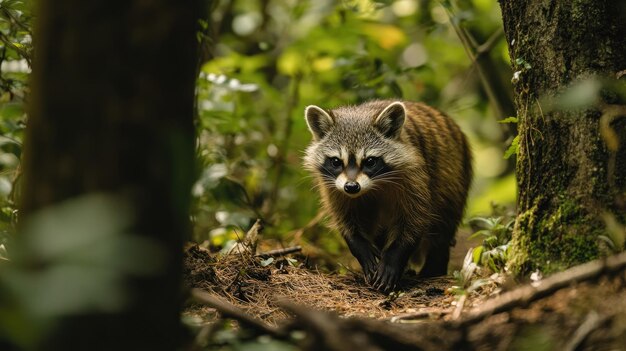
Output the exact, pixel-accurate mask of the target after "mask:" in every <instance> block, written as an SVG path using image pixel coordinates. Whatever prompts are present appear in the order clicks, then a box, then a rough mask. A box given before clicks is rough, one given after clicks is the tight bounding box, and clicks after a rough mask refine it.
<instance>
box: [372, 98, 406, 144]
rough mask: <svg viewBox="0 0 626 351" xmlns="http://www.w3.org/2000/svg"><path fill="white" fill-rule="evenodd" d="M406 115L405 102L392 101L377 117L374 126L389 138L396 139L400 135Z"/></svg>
mask: <svg viewBox="0 0 626 351" xmlns="http://www.w3.org/2000/svg"><path fill="white" fill-rule="evenodd" d="M405 116H406V109H405V108H404V104H403V103H401V102H399V101H396V102H392V103H391V104H389V106H387V107H385V109H384V110H383V112H381V113H380V114H379V115H378V117H376V119H375V120H374V126H375V127H376V128H377V129H378V130H379V131H380V132H381V133H383V135H384V136H386V137H387V138H391V139H395V138H398V137H399V136H400V131H401V130H402V126H403V125H404V119H405Z"/></svg>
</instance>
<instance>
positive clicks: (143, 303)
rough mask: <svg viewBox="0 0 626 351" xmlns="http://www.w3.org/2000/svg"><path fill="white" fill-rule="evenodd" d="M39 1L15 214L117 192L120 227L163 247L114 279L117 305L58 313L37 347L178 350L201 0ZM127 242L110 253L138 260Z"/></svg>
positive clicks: (115, 257)
mask: <svg viewBox="0 0 626 351" xmlns="http://www.w3.org/2000/svg"><path fill="white" fill-rule="evenodd" d="M38 5H39V6H38V8H37V10H38V11H37V23H36V28H35V38H34V41H35V52H36V57H35V62H34V71H33V76H32V90H33V93H32V99H31V114H30V118H29V121H28V128H27V133H26V140H25V158H24V160H23V170H24V176H23V179H24V184H23V186H22V188H23V195H22V199H21V204H20V207H21V209H20V212H21V219H20V220H21V221H26V222H27V221H28V220H29V216H30V215H31V214H33V213H36V212H38V211H39V210H41V209H45V208H48V207H50V206H54V205H56V204H59V203H61V202H63V201H65V200H68V199H72V198H77V197H81V196H84V195H88V194H93V193H105V194H114V195H116V196H123V197H124V198H126V199H128V203H129V204H130V212H132V213H133V214H134V217H133V219H132V223H131V228H130V230H131V231H132V232H133V233H134V234H137V235H139V236H140V237H143V238H144V239H146V240H150V241H151V242H154V243H156V244H157V245H158V246H160V247H161V249H163V251H165V253H166V257H165V258H164V259H163V261H162V262H161V263H163V262H164V263H165V265H164V267H163V268H162V269H160V270H158V271H157V273H156V274H154V275H151V276H137V275H131V274H129V275H126V276H123V277H122V280H121V284H124V286H126V291H128V296H126V298H128V304H127V305H126V307H124V308H123V309H122V310H117V311H108V312H106V313H104V312H102V313H100V312H97V311H95V312H94V311H86V312H85V313H83V314H74V315H73V316H71V317H70V316H68V317H66V318H64V319H62V320H61V323H60V324H59V325H58V326H57V328H56V329H55V331H54V333H53V334H52V335H51V336H50V338H49V339H48V340H47V341H46V342H45V344H44V345H43V346H42V347H43V348H44V349H51V350H173V349H176V347H177V345H178V343H179V341H180V340H179V336H180V335H179V334H180V326H179V325H180V324H179V321H180V318H179V309H180V308H179V307H180V303H181V296H180V291H181V286H180V284H181V276H180V275H181V272H182V267H181V266H182V242H183V238H184V237H185V235H187V234H188V233H187V232H188V230H189V223H188V216H189V213H188V206H189V201H190V188H191V185H192V181H193V170H194V141H195V133H194V123H193V115H194V112H193V106H194V87H195V77H196V66H197V62H196V61H197V56H198V53H197V40H196V30H197V16H199V15H200V14H201V12H200V10H201V6H200V2H199V1H196V0H193V1H177V0H154V1H141V0H129V1H108V0H90V1H82V0H55V1H39V2H38ZM122 210H124V207H121V206H120V208H119V210H118V211H122ZM122 215H125V214H122V213H120V216H122ZM142 240H143V239H142ZM134 249H135V250H140V249H138V248H137V247H136V246H135V248H134ZM132 250H133V249H131V248H126V249H124V248H120V250H118V252H111V253H109V254H110V257H109V258H108V259H110V261H111V262H113V263H114V262H115V261H116V260H124V259H123V258H122V257H121V256H122V255H124V253H125V254H126V255H127V256H133V255H137V257H140V256H141V254H142V253H141V252H133V251H132ZM87 256H88V255H87ZM155 262H156V260H155ZM143 263H145V262H143ZM65 278H66V279H71V278H69V277H65ZM68 293H70V292H68ZM71 293H72V294H80V293H81V292H77V291H73V292H71Z"/></svg>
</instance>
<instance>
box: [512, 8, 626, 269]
mask: <svg viewBox="0 0 626 351" xmlns="http://www.w3.org/2000/svg"><path fill="white" fill-rule="evenodd" d="M500 5H501V8H502V16H503V19H504V29H505V33H506V38H507V42H508V44H509V53H510V56H511V61H512V66H513V71H514V72H517V73H516V74H517V75H518V76H517V77H514V84H515V87H514V88H515V95H516V96H515V100H516V106H517V115H518V118H519V125H518V132H519V138H520V139H519V145H520V147H519V153H518V156H517V160H518V164H517V178H518V186H519V198H518V218H517V223H516V227H515V232H514V238H513V244H512V253H511V260H512V261H511V263H512V266H513V267H514V268H515V270H516V271H517V272H521V273H527V272H529V271H531V270H535V269H541V270H542V271H546V272H550V271H555V270H561V269H563V268H566V267H568V266H571V265H574V264H578V263H581V262H584V261H588V260H590V259H592V258H595V257H597V256H598V255H600V254H601V253H602V249H601V245H600V244H599V242H600V241H599V240H598V235H601V234H605V233H604V227H605V226H604V223H603V221H602V214H603V213H611V214H613V215H615V216H616V217H617V218H619V219H621V220H624V208H623V207H622V206H623V204H622V203H621V202H622V200H620V194H624V190H625V183H626V182H625V177H626V155H625V152H624V150H626V144H625V142H626V140H624V132H623V131H624V129H625V128H624V123H623V122H624V121H623V118H615V117H616V116H613V118H612V123H610V129H611V130H612V131H614V132H615V133H617V134H618V135H621V143H619V145H618V146H617V148H610V147H608V146H607V140H606V139H605V138H603V137H602V136H601V120H602V119H603V118H607V116H606V115H605V117H602V116H603V114H604V113H606V111H608V109H610V108H612V107H615V106H620V105H619V104H623V103H624V101H619V99H618V98H616V97H615V94H610V93H606V92H605V93H604V94H601V98H600V99H599V100H601V101H599V102H598V103H597V104H596V105H594V106H588V107H587V108H584V109H570V110H567V109H558V108H551V107H550V106H551V104H550V103H548V102H549V101H552V102H554V101H556V100H558V96H559V95H560V94H561V93H563V92H564V91H565V90H566V89H567V88H568V87H569V86H571V85H573V84H576V83H579V82H581V81H584V80H586V79H590V78H592V77H594V76H596V77H600V78H601V79H605V81H609V82H611V81H612V82H613V84H615V82H619V81H618V80H617V79H618V78H619V77H620V76H621V74H620V73H619V72H620V71H623V70H624V69H626V18H625V17H624V12H623V4H622V1H619V0H613V1H611V0H600V1H598V0H573V1H572V0H549V1H546V0H527V1H515V0H500ZM622 80H623V79H622ZM622 84H623V83H622ZM607 105H611V107H610V108H608V109H607V107H606V106H607ZM622 107H623V106H622ZM618 114H619V113H618ZM622 114H623V113H622Z"/></svg>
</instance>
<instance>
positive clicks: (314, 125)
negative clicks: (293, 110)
mask: <svg viewBox="0 0 626 351" xmlns="http://www.w3.org/2000/svg"><path fill="white" fill-rule="evenodd" d="M304 118H305V119H306V124H307V125H308V126H309V130H310V131H311V134H313V139H314V140H320V139H322V138H323V137H324V135H326V133H328V131H330V129H331V128H332V127H333V125H334V124H335V120H334V119H333V118H332V117H331V116H330V115H329V114H328V113H327V112H326V111H324V110H323V109H322V108H320V107H317V106H315V105H309V106H307V107H306V108H305V109H304Z"/></svg>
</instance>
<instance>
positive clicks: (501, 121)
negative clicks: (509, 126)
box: [498, 116, 517, 123]
mask: <svg viewBox="0 0 626 351" xmlns="http://www.w3.org/2000/svg"><path fill="white" fill-rule="evenodd" d="M498 123H517V117H515V116H512V117H507V118H505V119H501V120H499V121H498Z"/></svg>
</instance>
